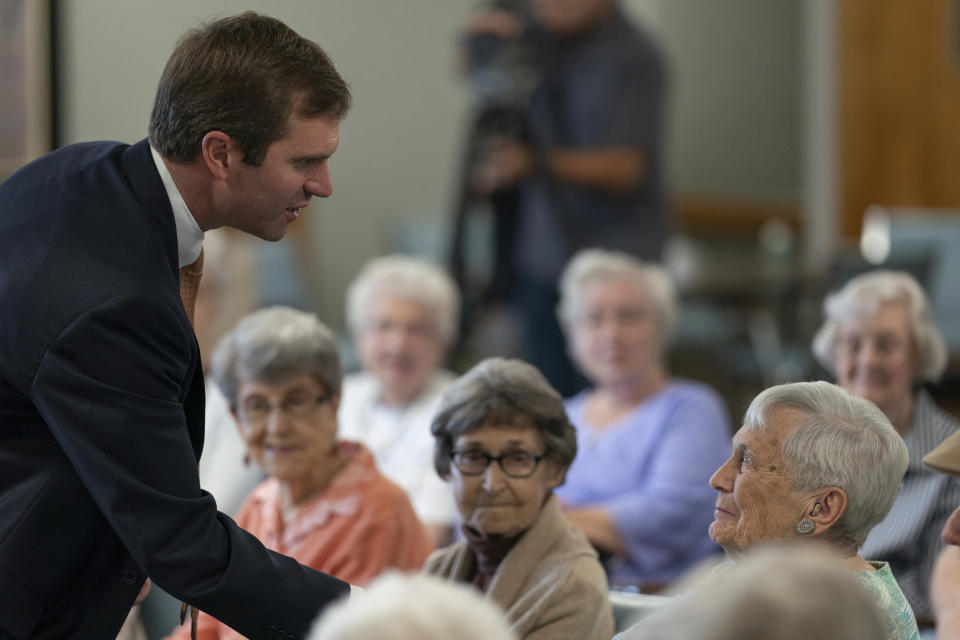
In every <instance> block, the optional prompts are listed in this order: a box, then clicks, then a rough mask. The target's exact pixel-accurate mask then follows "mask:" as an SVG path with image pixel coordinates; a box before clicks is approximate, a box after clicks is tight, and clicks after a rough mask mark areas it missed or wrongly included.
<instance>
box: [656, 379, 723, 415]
mask: <svg viewBox="0 0 960 640" xmlns="http://www.w3.org/2000/svg"><path fill="white" fill-rule="evenodd" d="M664 395H665V397H667V398H669V399H670V401H672V402H678V403H686V404H697V405H704V406H710V407H713V408H718V409H722V408H723V398H721V397H720V394H719V393H717V391H716V390H715V389H714V388H713V387H711V386H709V385H707V384H704V383H703V382H697V381H696V380H688V379H686V378H674V379H673V380H671V381H670V383H669V385H667V388H666V389H665V390H664Z"/></svg>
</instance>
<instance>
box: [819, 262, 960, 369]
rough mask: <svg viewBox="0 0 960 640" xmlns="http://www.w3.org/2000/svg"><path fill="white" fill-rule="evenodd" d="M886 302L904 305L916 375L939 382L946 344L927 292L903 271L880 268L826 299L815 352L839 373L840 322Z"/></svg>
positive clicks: (944, 361) (945, 356) (875, 310)
mask: <svg viewBox="0 0 960 640" xmlns="http://www.w3.org/2000/svg"><path fill="white" fill-rule="evenodd" d="M887 303H896V304H901V305H903V308H904V309H905V310H906V312H907V318H908V321H909V323H910V335H911V336H912V338H913V346H914V349H915V350H916V358H917V372H916V375H917V378H918V379H919V380H921V381H931V382H936V381H937V380H939V379H940V376H942V375H943V371H944V369H946V367H947V347H946V344H944V341H943V335H941V333H940V330H939V329H937V327H936V325H935V324H933V313H932V311H931V309H930V302H929V300H928V299H927V294H926V293H924V291H923V288H922V287H921V286H920V284H919V283H918V282H917V281H916V280H914V279H913V276H911V275H910V274H908V273H904V272H903V271H889V270H883V269H881V270H878V271H871V272H869V273H864V274H862V275H859V276H857V277H855V278H853V279H851V280H850V281H849V282H848V283H847V284H846V285H844V287H843V288H842V289H840V290H839V291H837V292H836V293H833V294H831V295H829V296H827V299H826V300H824V302H823V314H824V316H825V317H824V322H823V326H822V327H820V330H819V331H817V335H816V336H814V338H813V353H814V355H815V356H816V357H817V360H819V361H820V364H822V365H823V366H824V367H826V368H827V369H828V370H829V371H831V372H833V373H836V371H835V363H834V349H835V347H836V344H837V339H838V337H839V336H838V335H837V334H838V332H839V328H840V324H842V323H844V322H847V321H849V320H852V319H854V318H857V317H859V316H864V315H871V314H874V313H876V312H877V311H878V310H879V308H880V306H881V305H883V304H887Z"/></svg>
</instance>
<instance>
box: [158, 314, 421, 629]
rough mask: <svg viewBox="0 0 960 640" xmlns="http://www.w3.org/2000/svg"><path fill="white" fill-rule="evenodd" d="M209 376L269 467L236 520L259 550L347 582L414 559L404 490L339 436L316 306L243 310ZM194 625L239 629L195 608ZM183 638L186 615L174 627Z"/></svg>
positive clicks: (332, 367) (332, 376)
mask: <svg viewBox="0 0 960 640" xmlns="http://www.w3.org/2000/svg"><path fill="white" fill-rule="evenodd" d="M213 376H214V379H215V380H216V382H217V386H219V387H220V390H221V391H222V392H223V395H224V396H225V397H226V399H227V402H228V404H229V406H230V410H231V412H232V413H233V415H234V417H235V418H236V421H237V426H238V428H239V430H240V435H241V436H242V437H243V440H244V442H245V443H246V446H247V451H248V452H249V455H250V457H252V458H253V459H254V460H255V461H256V463H257V464H258V465H259V466H260V467H261V468H262V469H263V470H264V472H265V473H266V474H267V476H268V478H267V480H266V481H264V482H263V483H262V484H260V485H259V486H258V487H257V488H256V489H254V491H253V493H251V494H250V496H249V497H248V498H247V500H246V501H245V502H244V503H243V506H242V507H241V508H240V512H239V513H238V515H237V524H239V525H240V526H241V527H243V528H244V529H246V530H247V531H248V532H250V533H251V534H253V535H254V536H256V537H257V538H258V539H259V540H260V541H261V542H262V543H263V544H264V546H266V547H267V548H269V549H273V550H274V551H278V552H280V553H283V554H286V555H289V556H292V557H294V558H296V559H297V560H298V561H300V562H301V563H303V564H305V565H307V566H310V567H312V568H314V569H318V570H320V571H323V572H325V573H329V574H332V575H334V576H336V577H338V578H340V579H342V580H345V581H347V582H350V583H352V584H358V585H364V584H366V583H367V582H369V581H370V580H372V579H373V578H374V577H376V576H377V575H379V574H380V573H381V572H383V571H384V570H386V569H388V568H395V569H402V570H407V571H413V570H417V569H419V568H420V566H421V565H422V564H423V562H424V560H425V559H426V558H427V555H428V554H429V553H430V551H431V548H432V545H431V544H430V541H429V539H428V538H427V534H426V532H425V531H424V529H423V527H422V525H421V524H420V521H419V520H417V517H416V514H414V512H413V507H412V506H411V505H410V501H409V500H408V499H407V496H406V494H405V493H404V492H403V490H402V489H400V487H398V486H397V485H395V484H394V483H393V482H391V481H390V480H388V479H387V478H385V477H384V476H383V475H381V474H380V472H379V471H377V468H376V465H375V464H374V461H373V456H371V455H370V452H369V451H367V449H366V448H365V447H364V446H363V445H361V444H359V443H356V442H350V441H346V440H341V439H340V438H338V436H337V405H338V404H339V403H340V389H341V381H342V377H343V375H342V371H341V368H340V358H339V355H338V353H337V343H336V340H335V339H334V337H333V334H332V333H331V331H330V330H329V329H328V328H327V327H326V326H324V325H323V324H322V323H321V322H320V321H319V320H318V319H317V317H316V316H314V315H313V314H309V313H304V312H302V311H296V310H294V309H290V308H286V307H272V308H269V309H263V310H260V311H257V312H255V313H253V314H250V315H248V316H246V317H245V318H244V319H243V320H241V321H240V323H239V324H238V325H237V326H236V327H235V328H234V329H233V330H232V331H231V332H229V333H228V334H227V335H225V336H224V337H223V339H221V341H220V342H219V344H218V345H217V348H216V351H215V352H214V355H213ZM263 587H264V588H265V589H269V588H270V585H267V584H265V585H263ZM197 632H198V637H199V638H202V639H203V640H217V639H219V640H225V639H228V638H229V639H231V640H233V639H234V638H239V637H240V636H239V635H237V634H236V632H234V631H232V630H231V629H230V628H229V627H227V626H226V625H225V624H223V623H221V622H219V621H217V620H215V619H214V618H212V617H210V616H208V615H206V614H204V613H201V614H200V616H199V619H198V621H197ZM188 637H190V625H189V624H187V625H184V626H181V627H179V628H178V629H177V630H176V631H175V632H174V635H173V636H171V638H175V639H176V640H186V638H188Z"/></svg>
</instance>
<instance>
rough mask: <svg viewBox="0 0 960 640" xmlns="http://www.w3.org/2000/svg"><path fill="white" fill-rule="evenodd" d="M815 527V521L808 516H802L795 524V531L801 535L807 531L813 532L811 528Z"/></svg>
mask: <svg viewBox="0 0 960 640" xmlns="http://www.w3.org/2000/svg"><path fill="white" fill-rule="evenodd" d="M816 528H817V523H816V522H814V521H813V520H811V519H810V518H804V519H803V520H801V521H800V522H799V523H798V524H797V533H799V534H800V535H802V536H805V535H807V534H808V533H813V530H814V529H816Z"/></svg>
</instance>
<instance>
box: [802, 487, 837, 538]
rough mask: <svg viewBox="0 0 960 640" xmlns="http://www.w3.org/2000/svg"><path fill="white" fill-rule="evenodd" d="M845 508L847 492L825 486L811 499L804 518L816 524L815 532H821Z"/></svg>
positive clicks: (834, 521) (834, 522)
mask: <svg viewBox="0 0 960 640" xmlns="http://www.w3.org/2000/svg"><path fill="white" fill-rule="evenodd" d="M846 510H847V492H846V491H844V490H843V489H841V488H840V487H827V488H826V489H824V490H822V491H820V492H819V495H817V496H816V497H815V498H814V499H813V504H812V505H811V506H810V509H809V510H808V511H807V513H805V514H804V517H805V518H810V519H811V520H813V521H814V522H815V523H816V525H817V533H823V532H824V531H826V530H827V529H829V528H830V527H832V526H833V525H834V524H836V522H837V520H839V519H840V516H842V515H843V514H844V512H846Z"/></svg>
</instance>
